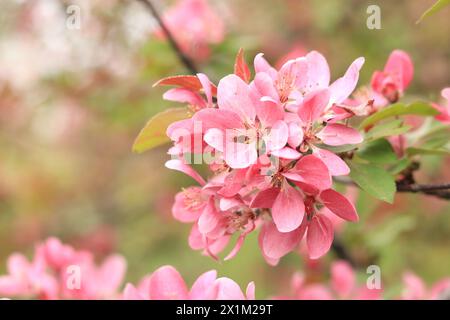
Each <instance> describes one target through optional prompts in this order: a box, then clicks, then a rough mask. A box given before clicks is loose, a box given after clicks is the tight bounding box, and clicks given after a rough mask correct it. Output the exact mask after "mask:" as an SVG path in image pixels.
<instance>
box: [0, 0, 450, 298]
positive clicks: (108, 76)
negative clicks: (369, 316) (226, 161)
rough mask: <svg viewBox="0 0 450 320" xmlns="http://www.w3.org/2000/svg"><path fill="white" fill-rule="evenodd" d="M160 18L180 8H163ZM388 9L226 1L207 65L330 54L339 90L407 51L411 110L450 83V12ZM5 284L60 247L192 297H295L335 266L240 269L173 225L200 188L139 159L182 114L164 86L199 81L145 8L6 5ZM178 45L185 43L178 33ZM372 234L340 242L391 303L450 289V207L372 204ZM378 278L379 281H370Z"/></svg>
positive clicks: (2, 68)
mask: <svg viewBox="0 0 450 320" xmlns="http://www.w3.org/2000/svg"><path fill="white" fill-rule="evenodd" d="M153 2H154V4H155V5H156V7H157V8H158V10H159V11H160V12H164V11H165V10H167V8H169V7H170V6H171V5H173V3H174V2H173V1H162V0H160V1H155V0H154V1H153ZM433 2H434V1H433V0H429V1H428V0H427V1H425V0H424V1H409V0H408V1H407V0H402V1H388V0H383V1H381V0H375V1H373V0H371V1H365V0H327V1H312V0H311V1H306V0H304V1H303V0H300V1H296V0H279V1H269V0H211V1H210V4H211V5H212V7H213V8H214V9H215V10H216V11H217V12H219V16H220V17H221V18H222V19H223V21H224V24H225V29H226V34H225V38H224V40H223V42H221V43H218V44H216V45H213V46H211V52H210V54H209V57H207V58H205V59H202V61H196V64H197V66H198V68H199V69H201V70H202V71H203V72H205V73H207V74H208V75H209V76H210V78H211V79H212V80H213V81H217V80H218V79H220V77H222V76H223V75H225V74H227V73H231V72H232V70H233V61H234V56H235V54H236V52H237V50H238V49H239V48H240V47H242V48H244V49H245V51H246V56H247V60H248V61H249V62H251V61H252V59H253V56H254V55H255V54H256V53H258V52H264V53H265V56H266V58H267V59H268V60H269V61H271V62H273V63H276V62H277V61H279V60H280V59H281V58H282V57H283V56H284V55H286V54H287V53H289V52H290V51H291V50H294V49H295V50H297V52H302V51H303V52H306V51H308V50H313V49H314V50H318V51H320V52H322V53H323V54H324V55H325V56H326V57H327V59H328V61H329V64H330V66H331V72H332V75H333V79H335V78H336V77H338V76H340V75H341V74H342V73H343V72H344V71H345V70H346V68H347V66H348V65H349V64H350V63H351V61H353V60H354V59H355V58H356V57H358V56H364V57H365V58H366V63H365V65H364V67H363V69H362V73H361V78H360V84H366V83H368V81H370V76H371V74H372V72H373V71H374V70H375V69H382V67H383V65H384V62H385V61H386V59H387V57H388V55H389V53H390V52H391V51H392V50H393V49H396V48H400V49H403V50H406V51H407V52H409V53H410V55H411V56H412V58H413V61H414V65H415V76H414V80H413V84H412V86H411V87H410V88H409V90H408V95H407V96H406V99H414V98H417V96H419V97H421V98H422V99H429V100H431V101H438V100H439V92H440V90H441V89H442V88H444V87H446V86H449V85H450V45H449V40H448V39H449V38H448V35H449V33H450V20H449V14H450V11H449V9H448V8H447V9H445V10H443V11H442V12H440V13H438V14H436V15H434V16H433V17H431V18H428V19H426V20H424V21H423V22H422V23H420V24H418V25H417V24H415V22H416V20H417V19H418V17H420V15H421V14H422V13H423V12H424V11H425V10H426V9H427V8H428V7H429V6H430V5H431V4H432V3H433ZM71 4H76V5H79V6H80V8H81V19H82V20H81V28H80V29H75V30H71V29H68V28H67V27H66V19H67V13H66V9H67V7H68V6H69V5H71ZM370 4H377V5H378V6H380V8H381V24H382V29H381V30H369V29H368V28H367V27H366V19H367V17H368V14H367V13H366V9H367V7H368V6H369V5H370ZM0 7H1V10H0V271H1V272H2V273H3V271H4V270H5V261H6V257H7V256H8V255H9V254H10V253H11V252H13V251H24V252H31V250H32V248H33V245H34V244H35V243H36V242H38V241H40V240H43V239H45V238H47V237H48V236H57V237H59V238H61V239H62V240H63V241H65V242H68V243H71V244H73V245H74V246H76V247H78V248H87V249H89V250H92V251H94V252H95V253H96V254H97V255H98V256H99V257H100V258H101V257H102V256H105V255H107V254H109V253H112V252H119V253H121V254H123V255H124V256H125V257H126V258H127V260H128V264H129V265H128V276H127V280H129V281H137V280H139V279H140V278H141V277H142V276H143V275H144V274H146V273H149V272H151V271H153V270H155V269H156V268H157V267H159V266H161V265H163V264H172V265H174V266H175V267H176V268H177V269H178V270H179V271H180V272H181V273H182V274H183V275H184V276H185V278H186V279H187V281H188V282H189V283H192V281H193V279H195V278H196V277H197V276H198V275H199V274H201V273H203V272H204V271H206V270H209V269H211V268H214V269H217V270H218V271H219V275H222V276H227V277H230V278H232V279H234V280H236V281H237V282H238V283H239V284H240V285H241V286H244V285H245V284H246V283H248V282H249V281H251V280H254V281H255V282H256V284H257V297H261V298H262V297H266V296H267V295H270V294H275V293H279V292H281V291H283V289H286V288H287V285H288V283H289V281H290V276H291V274H292V273H293V272H294V271H300V270H304V271H305V270H307V271H305V272H306V273H307V274H308V276H309V277H311V278H320V277H324V275H325V277H326V276H327V272H328V264H329V262H330V261H331V260H333V259H334V258H335V256H334V254H333V253H332V252H330V253H329V254H328V255H327V256H326V257H325V258H323V259H322V260H320V261H316V262H312V261H305V259H304V258H303V257H302V256H301V255H297V254H290V255H289V256H288V257H286V258H285V259H283V260H282V262H281V263H280V266H278V267H277V268H272V267H270V266H268V265H267V264H266V263H265V262H264V260H263V258H262V257H261V255H260V251H259V248H258V247H257V239H256V238H257V235H256V234H255V233H253V234H252V235H251V236H250V237H249V239H248V240H247V242H246V243H245V245H244V246H243V249H242V251H241V252H240V253H239V254H238V256H237V257H236V258H234V259H233V260H231V261H228V262H226V263H217V262H215V261H213V260H212V259H210V258H208V257H204V256H202V255H201V254H200V253H199V252H194V251H192V250H191V249H190V248H189V246H188V243H187V236H188V234H189V226H188V225H183V224H181V223H179V222H177V221H175V220H174V219H173V218H172V217H171V213H170V210H171V205H172V200H173V197H174V195H175V193H176V192H178V191H179V190H180V188H181V187H183V186H189V185H191V184H193V183H194V182H193V181H192V180H191V179H189V178H187V177H184V176H183V175H182V174H179V173H177V172H173V171H170V170H167V169H166V168H165V167H164V162H165V160H166V159H167V158H168V156H167V155H166V150H167V146H163V147H159V148H157V149H155V150H152V151H149V152H147V153H144V154H141V155H137V154H133V153H132V152H131V146H132V143H133V140H134V138H135V137H136V135H137V134H138V132H139V130H140V129H141V128H142V127H143V126H144V124H145V122H146V121H147V120H148V119H149V118H150V117H151V116H152V115H154V114H155V113H157V112H158V111H161V110H164V109H165V108H168V107H171V106H173V104H172V103H170V102H167V101H163V100H162V98H161V95H162V93H163V89H160V88H152V84H153V83H154V82H155V81H156V80H158V79H159V78H162V77H165V76H168V75H175V74H185V73H187V71H186V70H185V69H184V67H183V65H181V64H180V63H179V61H178V59H177V57H176V55H175V54H174V53H173V51H172V49H171V47H170V46H169V45H168V43H167V42H166V41H164V40H163V39H160V38H158V37H156V36H155V35H154V31H155V28H157V24H156V22H155V20H154V19H153V18H152V16H151V15H150V14H149V12H148V11H147V10H146V9H145V8H144V7H143V6H142V4H141V3H139V2H138V1H134V0H128V1H124V0H97V1H89V0H83V1H81V0H70V1H61V0H30V1H26V0H20V1H19V0H2V1H1V4H0ZM173 32H174V33H176V30H174V31H173ZM449 168H450V159H448V158H447V159H443V158H442V157H440V158H439V157H433V156H429V157H427V158H424V161H423V163H422V167H421V170H420V172H419V175H418V176H417V180H418V181H420V182H422V183H428V182H444V181H450V169H449ZM357 207H358V210H359V214H360V216H361V220H360V222H359V223H357V224H347V225H346V226H345V227H344V229H343V230H342V232H341V233H340V234H339V235H338V236H339V237H340V239H341V241H342V242H343V243H344V244H345V246H346V247H347V249H348V250H349V251H350V252H351V253H352V255H354V257H355V259H357V261H358V262H359V263H360V264H361V265H362V266H365V265H369V264H372V263H375V264H378V265H379V266H380V267H381V271H382V277H383V283H384V284H385V288H386V291H387V294H388V295H392V296H395V295H396V294H398V290H399V288H400V282H401V278H400V276H401V274H402V272H403V271H405V270H411V271H414V272H415V273H417V274H418V275H420V276H421V277H423V278H424V279H425V280H426V281H427V282H429V283H431V282H433V281H435V280H438V279H440V278H442V277H444V276H449V275H450V249H449V248H450V206H449V204H448V203H447V202H444V201H442V200H438V199H434V198H432V197H426V196H421V195H413V194H398V195H397V196H396V201H395V203H394V204H393V205H388V204H383V203H381V202H379V201H377V200H374V199H372V198H371V197H370V196H368V195H366V194H364V193H363V192H360V193H359V194H358V197H357ZM362 271H363V272H364V269H363V270H362Z"/></svg>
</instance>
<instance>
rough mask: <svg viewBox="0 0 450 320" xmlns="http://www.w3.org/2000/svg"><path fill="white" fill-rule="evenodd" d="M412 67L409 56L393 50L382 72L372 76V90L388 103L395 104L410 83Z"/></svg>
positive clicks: (376, 72)
mask: <svg viewBox="0 0 450 320" xmlns="http://www.w3.org/2000/svg"><path fill="white" fill-rule="evenodd" d="M413 73H414V66H413V64H412V61H411V58H410V57H409V55H408V54H407V53H406V52H404V51H402V50H394V51H393V52H392V53H391V55H390V56H389V58H388V61H387V62H386V65H385V66H384V70H383V71H375V72H374V74H373V75H372V83H371V84H372V89H373V91H374V92H375V93H378V94H380V95H382V96H383V97H384V98H385V99H387V100H388V101H389V102H390V103H394V102H396V101H397V100H398V99H399V98H400V97H401V96H402V95H403V92H404V91H405V89H406V88H407V87H408V86H409V84H410V83H411V80H412V78H413Z"/></svg>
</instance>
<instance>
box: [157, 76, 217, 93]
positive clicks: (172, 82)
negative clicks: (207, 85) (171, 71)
mask: <svg viewBox="0 0 450 320" xmlns="http://www.w3.org/2000/svg"><path fill="white" fill-rule="evenodd" d="M156 86H177V87H182V88H185V89H189V90H193V91H200V90H201V89H203V86H202V83H201V82H200V80H199V79H198V78H197V76H191V75H181V76H172V77H166V78H163V79H161V80H159V81H158V82H156V83H155V84H154V85H153V87H156ZM211 89H212V90H211V91H212V95H213V96H215V95H216V94H217V87H216V86H215V85H214V84H212V83H211Z"/></svg>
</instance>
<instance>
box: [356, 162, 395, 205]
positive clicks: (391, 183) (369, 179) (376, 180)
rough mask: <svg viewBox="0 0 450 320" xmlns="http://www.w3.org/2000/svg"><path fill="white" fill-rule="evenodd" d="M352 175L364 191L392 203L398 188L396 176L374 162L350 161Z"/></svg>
mask: <svg viewBox="0 0 450 320" xmlns="http://www.w3.org/2000/svg"><path fill="white" fill-rule="evenodd" d="M348 165H349V167H350V177H351V178H352V180H353V181H354V182H355V183H356V184H357V185H358V186H360V187H361V189H363V190H364V191H366V192H367V193H369V194H370V195H372V196H373V197H375V198H377V199H380V200H382V201H385V202H388V203H392V202H393V201H394V194H395V191H396V190H397V188H396V185H395V180H394V177H393V176H392V175H391V174H390V173H389V172H387V171H386V170H384V169H383V168H380V167H377V166H375V165H373V164H364V163H355V162H353V161H352V162H349V163H348Z"/></svg>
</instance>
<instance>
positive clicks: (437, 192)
mask: <svg viewBox="0 0 450 320" xmlns="http://www.w3.org/2000/svg"><path fill="white" fill-rule="evenodd" d="M334 181H336V182H337V183H341V184H345V185H353V186H357V185H356V184H355V183H354V182H353V181H352V180H350V179H345V178H334ZM396 185H397V192H409V193H422V194H426V195H429V196H434V197H437V198H440V199H444V200H450V183H442V184H417V183H405V182H404V181H396Z"/></svg>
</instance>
